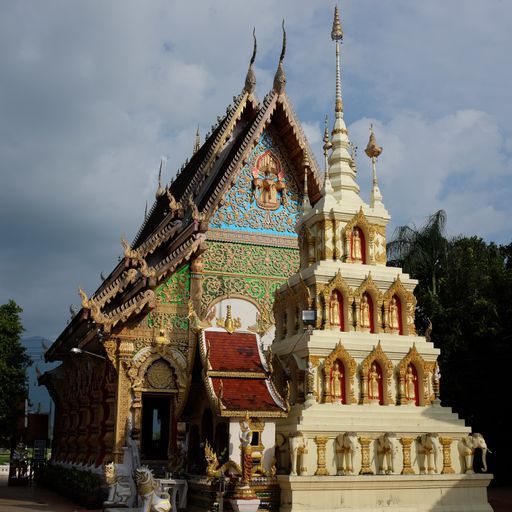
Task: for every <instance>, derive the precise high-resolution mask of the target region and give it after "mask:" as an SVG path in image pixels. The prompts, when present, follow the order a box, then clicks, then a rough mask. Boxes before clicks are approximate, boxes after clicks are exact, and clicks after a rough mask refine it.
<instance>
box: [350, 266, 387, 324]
mask: <svg viewBox="0 0 512 512" xmlns="http://www.w3.org/2000/svg"><path fill="white" fill-rule="evenodd" d="M354 304H355V320H356V330H357V331H363V332H372V333H379V332H381V329H382V294H381V292H380V291H379V289H378V288H377V286H376V285H375V283H374V282H373V279H372V276H371V273H370V274H368V277H367V278H366V279H365V280H364V281H363V282H362V283H361V285H360V286H359V288H357V290H356V291H355V292H354ZM365 317H369V318H368V319H367V321H366V322H365V324H367V323H369V324H370V325H369V326H367V325H363V322H362V320H363V319H364V318H365ZM368 320H369V322H368Z"/></svg>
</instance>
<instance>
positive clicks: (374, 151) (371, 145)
mask: <svg viewBox="0 0 512 512" xmlns="http://www.w3.org/2000/svg"><path fill="white" fill-rule="evenodd" d="M364 152H365V153H366V154H367V155H368V157H369V158H370V160H371V161H372V170H373V188H372V193H371V195H370V206H371V207H372V208H374V207H375V205H376V204H382V194H381V192H380V189H379V183H378V181H377V164H376V162H377V158H378V156H379V155H380V154H381V153H382V147H381V146H379V145H378V144H377V140H376V139H375V133H373V124H371V125H370V140H369V141H368V145H367V146H366V149H365V150H364Z"/></svg>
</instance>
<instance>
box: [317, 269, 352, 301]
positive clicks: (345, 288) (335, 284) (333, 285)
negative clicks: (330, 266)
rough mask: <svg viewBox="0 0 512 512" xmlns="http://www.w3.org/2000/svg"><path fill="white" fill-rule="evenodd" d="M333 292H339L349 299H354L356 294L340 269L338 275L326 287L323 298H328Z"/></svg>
mask: <svg viewBox="0 0 512 512" xmlns="http://www.w3.org/2000/svg"><path fill="white" fill-rule="evenodd" d="M333 290H339V291H340V292H342V293H344V294H345V295H347V296H348V297H352V296H353V294H354V292H353V290H352V288H350V286H349V285H348V284H347V282H346V281H345V279H344V278H343V276H342V275H341V270H340V269H338V272H336V275H335V276H334V277H333V278H332V279H331V280H330V281H329V282H328V283H327V284H326V285H325V286H324V289H323V290H322V295H323V297H324V298H328V297H329V296H330V294H331V293H332V291H333Z"/></svg>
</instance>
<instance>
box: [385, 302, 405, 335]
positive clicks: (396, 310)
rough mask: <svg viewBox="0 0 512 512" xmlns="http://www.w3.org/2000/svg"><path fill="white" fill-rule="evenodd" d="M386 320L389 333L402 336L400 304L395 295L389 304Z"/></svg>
mask: <svg viewBox="0 0 512 512" xmlns="http://www.w3.org/2000/svg"><path fill="white" fill-rule="evenodd" d="M388 318H389V330H390V332H391V333H393V334H403V327H402V303H401V301H400V299H399V298H398V297H397V296H396V295H393V297H392V298H391V301H390V303H389V309H388Z"/></svg>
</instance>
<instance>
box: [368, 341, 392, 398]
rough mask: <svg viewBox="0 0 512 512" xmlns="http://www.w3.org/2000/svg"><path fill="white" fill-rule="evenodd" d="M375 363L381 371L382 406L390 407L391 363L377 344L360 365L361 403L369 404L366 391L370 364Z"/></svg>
mask: <svg viewBox="0 0 512 512" xmlns="http://www.w3.org/2000/svg"><path fill="white" fill-rule="evenodd" d="M374 362H376V363H377V364H378V365H379V367H380V370H381V374H382V375H381V381H382V403H383V405H392V404H394V403H395V401H394V400H393V397H392V394H391V381H392V378H393V363H392V362H391V360H390V359H389V357H388V356H387V355H386V354H385V353H384V351H383V350H382V346H381V344H380V341H379V343H378V344H377V346H376V347H375V348H374V349H373V350H372V351H371V352H370V354H368V355H367V356H366V358H365V359H364V360H363V362H362V363H361V367H360V376H361V403H362V404H369V403H370V397H369V390H368V379H369V377H370V371H372V368H371V367H372V364H373V363H374Z"/></svg>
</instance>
